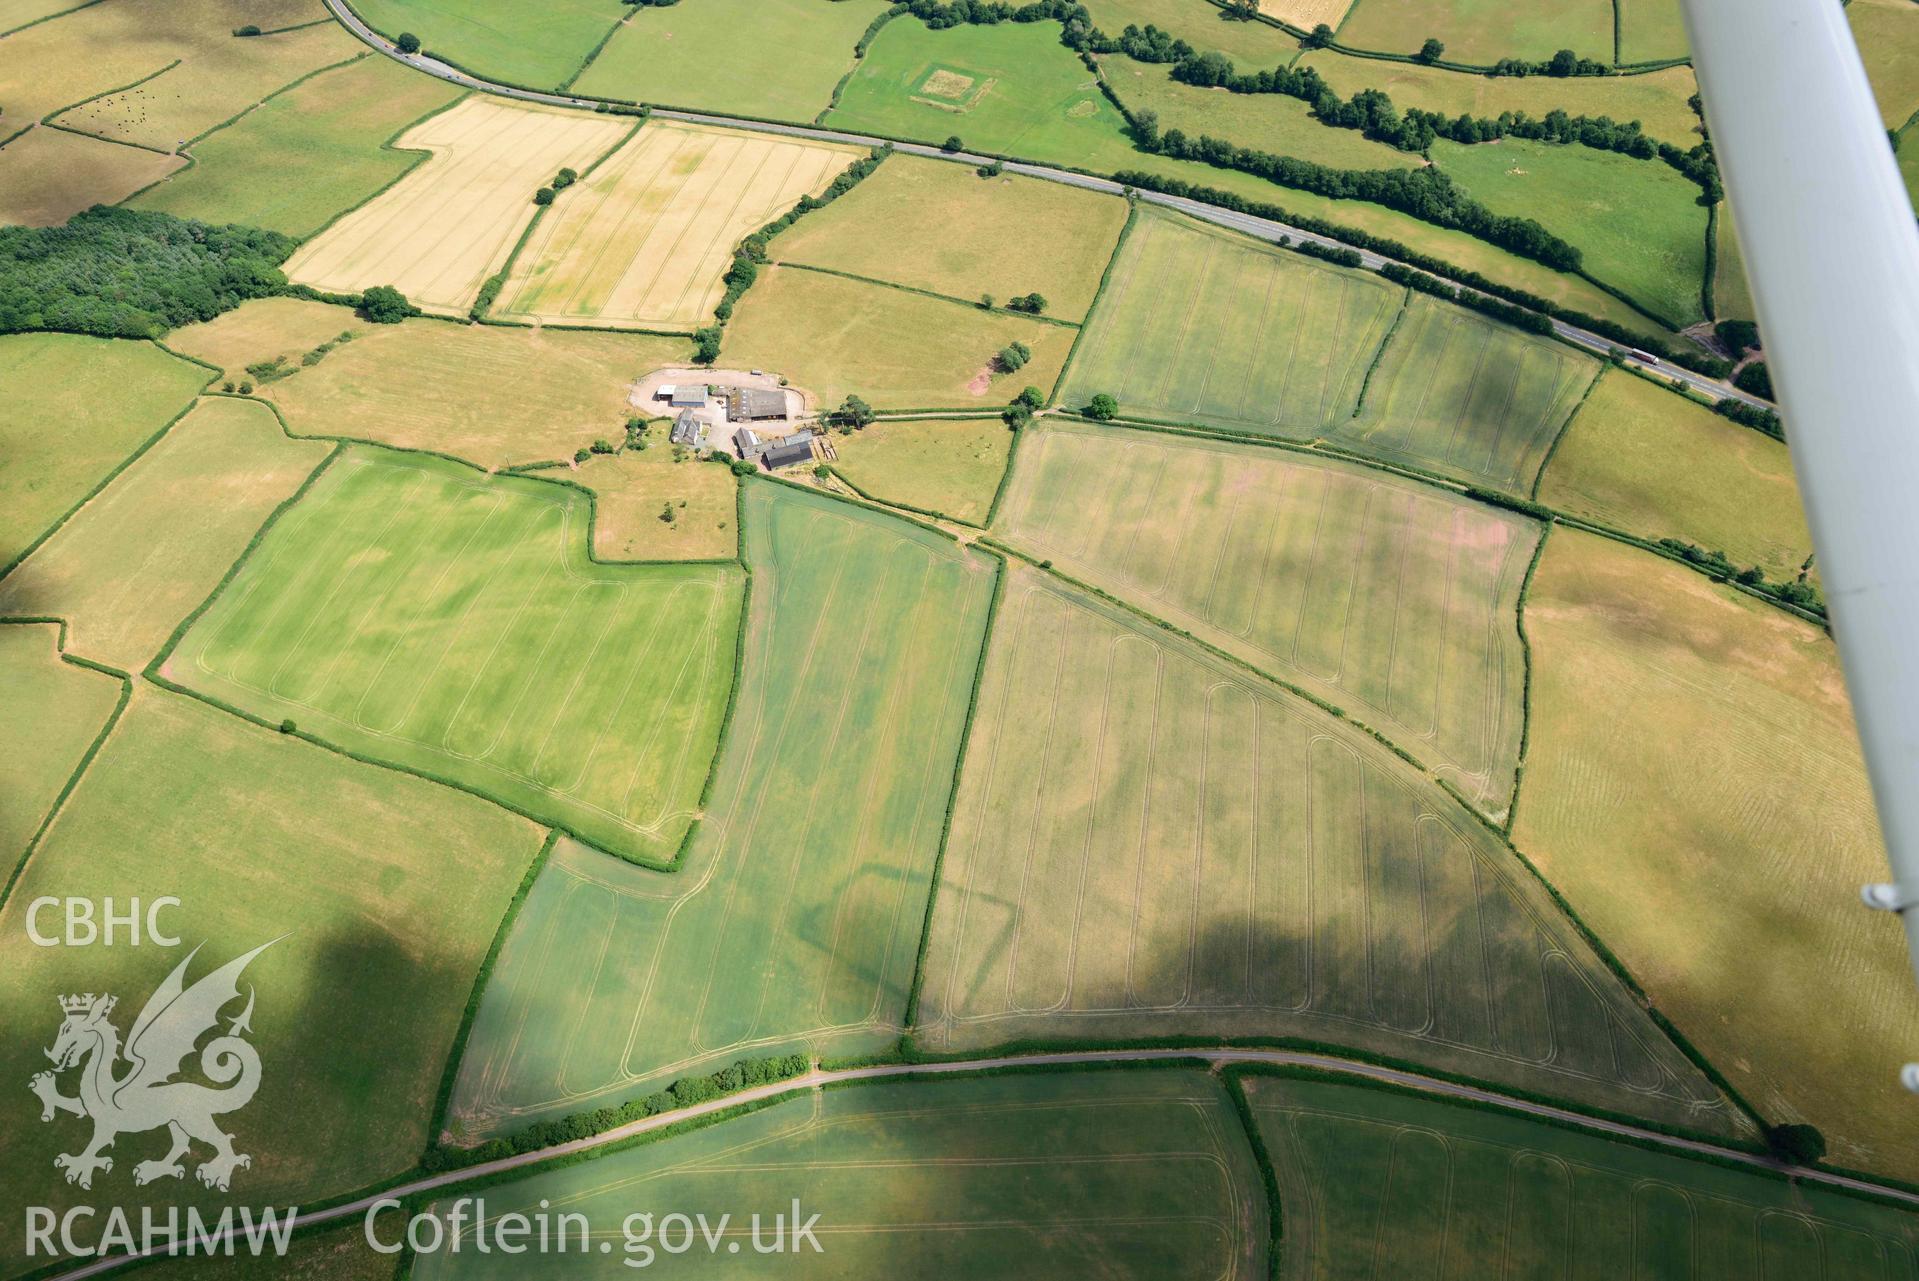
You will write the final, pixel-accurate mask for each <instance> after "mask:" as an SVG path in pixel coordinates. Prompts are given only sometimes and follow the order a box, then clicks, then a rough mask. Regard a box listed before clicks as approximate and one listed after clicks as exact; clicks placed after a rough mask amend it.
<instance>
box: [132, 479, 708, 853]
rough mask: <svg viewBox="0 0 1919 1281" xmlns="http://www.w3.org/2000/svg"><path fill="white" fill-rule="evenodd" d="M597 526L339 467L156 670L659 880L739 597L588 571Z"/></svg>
mask: <svg viewBox="0 0 1919 1281" xmlns="http://www.w3.org/2000/svg"><path fill="white" fill-rule="evenodd" d="M589 507H590V499H589V498H588V496H587V495H585V494H583V493H581V492H579V491H578V490H575V489H571V488H568V487H565V486H560V485H554V484H551V483H548V482H545V481H536V480H526V479H520V478H506V477H493V478H488V477H486V476H485V475H483V474H482V473H479V472H477V471H474V470H471V469H469V468H466V467H463V466H461V465H460V464H457V463H451V462H447V461H444V460H441V459H437V458H429V457H424V456H421V455H404V454H395V453H391V452H388V451H385V450H379V449H371V448H366V447H356V448H354V449H351V450H348V451H346V452H345V453H343V454H342V455H341V456H339V457H338V458H336V459H335V460H334V461H333V462H332V464H331V465H330V466H329V467H328V469H327V470H326V471H325V472H324V473H323V474H322V475H321V476H320V478H319V479H318V480H317V481H316V482H315V483H314V485H313V487H312V488H311V489H310V490H309V491H308V492H307V493H306V494H305V495H303V497H302V499H301V502H300V503H299V504H298V505H297V506H296V507H295V508H294V509H293V510H292V511H291V512H290V513H288V514H287V515H286V516H285V517H284V518H283V519H282V520H281V521H280V522H278V523H277V524H276V525H275V526H274V528H273V529H272V531H271V533H270V535H269V536H268V537H267V538H266V539H264V540H263V541H262V542H261V544H260V546H259V547H258V548H257V549H256V550H255V552H254V554H253V555H252V556H251V557H250V558H249V559H248V561H247V563H246V565H245V567H244V568H243V569H242V570H241V572H240V573H239V574H238V575H237V576H236V577H235V578H234V579H233V580H232V581H231V582H230V583H229V584H227V586H226V587H225V588H224V589H223V590H222V592H221V595H220V597H219V598H218V599H217V600H216V601H215V602H214V604H213V606H212V608H210V609H209V610H208V611H207V612H206V613H205V614H204V615H202V616H201V617H200V619H199V620H198V621H197V622H196V623H195V625H194V627H193V628H192V629H191V630H190V631H188V632H187V634H186V635H185V636H184V637H183V638H182V639H181V642H180V644H179V646H178V647H177V648H176V649H175V650H174V651H173V652H172V653H171V654H169V655H168V656H167V660H166V664H165V668H164V670H165V672H166V673H167V674H168V675H169V676H170V677H171V679H173V680H175V681H178V682H180V683H181V684H184V685H187V686H189V687H191V688H192V689H194V690H196V691H198V692H200V693H202V694H205V695H209V696H212V697H214V698H217V699H220V700H223V701H225V702H227V703H230V704H233V705H235V706H238V707H240V708H243V709H245V710H246V711H248V712H251V713H252V714H254V715H256V716H259V717H261V718H262V719H264V720H266V721H267V722H269V723H273V724H278V723H281V722H282V721H285V720H292V721H293V722H294V723H296V724H297V725H298V726H299V728H300V729H302V730H303V731H305V732H307V733H310V734H315V735H318V736H319V737H320V738H322V739H324V740H326V741H327V742H329V743H332V744H335V745H337V746H340V747H342V748H345V749H347V750H349V751H352V752H356V753H359V754H362V755H364V756H367V757H370V758H372V759H374V760H376V761H383V762H390V763H393V764H395V765H399V766H401V767H403V768H408V769H413V770H418V771H420V772H423V773H425V774H426V775H428V776H430V777H436V778H444V779H449V780H452V781H453V782H456V783H458V784H459V785H461V786H464V787H466V788H468V789H470V790H473V791H475V792H477V793H479V794H481V795H484V796H489V797H495V798H498V799H500V800H502V801H504V802H506V803H508V804H510V805H512V806H514V807H517V808H518V809H520V810H521V811H522V812H525V813H528V814H531V815H534V816H536V817H537V818H538V819H539V820H540V821H541V822H545V823H549V824H555V825H559V826H561V827H563V828H565V829H566V830H568V831H571V832H573V833H575V834H577V835H579V836H581V837H582V838H584V839H586V840H590V841H592V842H594V843H595V844H596V845H599V846H600V847H601V848H604V849H606V850H609V851H611V852H613V853H616V854H619V855H621V856H623V857H626V858H631V859H635V860H641V861H650V862H658V861H665V860H669V859H671V858H672V857H673V854H674V852H675V850H676V849H677V848H678V846H679V841H680V837H681V835H682V834H683V833H684V832H685V830H686V828H687V826H688V825H689V824H690V823H691V822H692V820H693V812H694V807H695V805H696V803H697V799H698V796H699V792H700V787H701V785H702V783H703V782H704V780H705V778H706V772H707V766H708V763H709V761H710V760H711V759H712V753H713V747H714V744H715V742H716V741H717V740H718V737H719V731H720V720H721V716H722V714H723V712H724V709H725V706H726V689H727V685H728V683H729V679H730V677H729V671H728V668H729V664H730V662H731V660H732V657H733V649H734V636H735V631H736V620H737V617H738V609H739V594H740V587H741V576H740V574H739V572H738V570H737V569H735V568H734V567H733V566H731V565H728V564H700V565H687V566H678V565H617V564H609V565H601V564H596V563H594V562H592V561H591V560H590V559H589V557H588V555H587V549H586V537H587V516H588V511H589Z"/></svg>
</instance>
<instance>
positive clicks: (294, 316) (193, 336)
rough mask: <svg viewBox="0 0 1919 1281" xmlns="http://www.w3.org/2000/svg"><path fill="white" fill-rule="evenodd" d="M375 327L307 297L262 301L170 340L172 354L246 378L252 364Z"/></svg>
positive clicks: (294, 359)
mask: <svg viewBox="0 0 1919 1281" xmlns="http://www.w3.org/2000/svg"><path fill="white" fill-rule="evenodd" d="M370 327H371V326H369V325H367V324H365V323H364V322H362V321H361V320H360V319H359V318H358V317H357V316H355V315H354V314H353V313H352V312H351V311H349V310H347V309H346V308H345V307H336V306H334V305H333V304H332V303H325V302H309V301H307V300H306V299H304V298H259V299H255V300H254V301H252V302H248V303H243V304H241V305H240V306H239V307H238V308H236V309H235V310H233V311H229V312H225V313H223V314H221V315H219V316H215V317H214V318H213V319H212V320H208V321H203V322H202V323H200V324H197V325H187V326H186V327H184V328H181V329H176V330H174V331H173V332H172V333H170V334H168V335H167V338H166V344H167V347H168V349H169V350H172V351H177V352H179V353H180V354H181V355H182V356H191V357H193V358H194V359H195V360H203V361H205V362H206V363H207V364H209V365H218V366H219V367H220V368H221V369H222V370H224V371H225V372H226V376H227V377H228V378H239V377H242V376H243V375H244V374H245V372H246V367H247V366H248V365H257V364H260V363H262V362H266V361H271V360H273V359H274V357H276V356H284V357H285V358H286V360H287V363H288V364H292V365H298V364H299V363H300V357H301V356H303V355H305V354H306V353H307V352H309V351H312V350H313V349H314V348H315V347H318V346H319V345H320V344H321V343H324V342H331V341H332V340H333V339H335V338H338V337H339V336H340V335H341V334H343V333H350V334H353V335H354V336H356V337H358V336H360V335H362V334H364V333H366V332H367V330H368V329H369V328H370Z"/></svg>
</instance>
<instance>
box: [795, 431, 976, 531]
mask: <svg viewBox="0 0 1919 1281" xmlns="http://www.w3.org/2000/svg"><path fill="white" fill-rule="evenodd" d="M905 421H906V422H938V421H940V420H939V419H937V418H928V419H916V418H908V419H906V420H905ZM878 425H879V423H878V422H877V421H876V422H875V423H874V426H878ZM1007 457H1008V461H1009V462H1010V461H1011V457H1012V455H1011V453H1010V451H1009V453H1008V455H1007ZM821 465H822V466H824V467H825V468H826V470H827V471H828V472H829V473H831V475H832V477H833V479H835V480H837V481H839V482H840V484H842V485H844V486H846V487H847V488H848V489H850V490H852V491H853V492H854V493H855V494H858V495H859V496H860V497H861V498H864V499H865V500H866V501H867V502H869V503H874V504H876V505H878V506H881V507H887V508H892V509H896V510H898V511H903V512H912V513H913V514H914V515H916V516H925V517H927V518H928V519H931V520H948V521H951V522H953V523H954V524H955V525H964V526H966V527H967V528H968V529H977V530H980V531H982V532H983V531H984V530H985V529H986V526H984V525H981V524H978V523H976V522H974V521H970V520H964V519H962V518H960V517H958V516H949V515H947V514H946V513H945V512H942V511H934V510H933V509H932V508H931V507H920V506H916V505H915V504H913V503H901V502H895V501H893V500H892V499H888V498H881V497H880V496H879V495H877V494H874V493H871V492H869V491H868V490H866V489H865V488H863V487H862V486H861V485H860V483H859V482H858V481H856V480H854V479H853V478H852V477H851V476H848V475H847V474H846V473H845V472H843V471H841V470H840V469H839V468H838V467H835V466H834V465H833V464H831V463H824V464H821ZM1000 479H1001V481H1002V482H1004V480H1005V479H1006V475H1005V473H1004V472H1001V473H1000Z"/></svg>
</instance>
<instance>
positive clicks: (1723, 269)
mask: <svg viewBox="0 0 1919 1281" xmlns="http://www.w3.org/2000/svg"><path fill="white" fill-rule="evenodd" d="M1915 152H1916V153H1919V148H1916V149H1915ZM1900 163H1901V165H1902V166H1907V167H1909V166H1911V164H1912V163H1913V160H1912V157H1911V156H1910V155H1908V154H1906V153H1905V152H1901V153H1900ZM1908 172H1910V169H1909V168H1908ZM1907 186H1908V188H1910V187H1911V186H1912V183H1911V181H1910V179H1909V180H1908V182H1907ZM1717 230H1718V238H1719V254H1718V268H1717V274H1716V276H1715V277H1714V279H1713V285H1712V299H1713V312H1714V314H1715V315H1717V316H1718V317H1719V318H1720V319H1721V320H1735V319H1737V320H1752V319H1753V318H1754V317H1756V316H1757V315H1758V312H1757V310H1756V309H1755V308H1754V307H1753V305H1752V285H1751V283H1750V282H1748V281H1747V279H1746V255H1745V252H1744V251H1743V250H1742V249H1740V247H1739V232H1738V229H1737V228H1736V227H1734V226H1733V217H1732V205H1731V203H1730V202H1728V203H1726V204H1722V205H1720V206H1719V226H1718V229H1717Z"/></svg>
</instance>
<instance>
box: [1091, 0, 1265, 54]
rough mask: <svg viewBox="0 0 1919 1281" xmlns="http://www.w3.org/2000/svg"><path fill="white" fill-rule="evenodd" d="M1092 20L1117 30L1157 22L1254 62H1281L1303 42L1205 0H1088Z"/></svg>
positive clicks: (1200, 45)
mask: <svg viewBox="0 0 1919 1281" xmlns="http://www.w3.org/2000/svg"><path fill="white" fill-rule="evenodd" d="M1086 7H1087V9H1088V10H1090V11H1091V12H1092V15H1093V25H1094V26H1095V27H1098V28H1099V29H1100V30H1101V31H1104V32H1105V33H1106V34H1107V35H1109V36H1117V35H1119V33H1120V32H1122V31H1124V30H1125V29H1126V27H1127V26H1128V24H1131V25H1133V26H1136V27H1146V26H1155V27H1158V28H1159V29H1160V30H1161V31H1165V32H1168V33H1170V34H1171V35H1173V36H1176V37H1178V38H1179V39H1181V40H1184V41H1185V42H1186V43H1187V44H1190V45H1192V46H1193V48H1195V49H1198V50H1200V51H1201V52H1206V51H1208V50H1215V49H1216V50H1218V51H1219V52H1221V53H1224V54H1226V55H1228V56H1229V57H1232V58H1235V59H1237V60H1239V61H1241V62H1244V63H1247V64H1249V65H1252V66H1265V65H1267V64H1269V63H1280V62H1284V61H1285V60H1286V59H1288V58H1291V57H1293V56H1295V55H1296V54H1298V52H1299V42H1298V41H1296V40H1295V39H1293V37H1291V36H1289V35H1287V34H1286V33H1285V32H1284V31H1281V30H1279V29H1277V28H1275V27H1269V26H1267V25H1266V24H1265V23H1263V22H1234V21H1231V20H1229V19H1227V18H1226V17H1225V16H1224V12H1223V11H1222V10H1220V9H1217V8H1215V7H1213V6H1212V5H1210V4H1208V3H1207V2H1206V0H1087V4H1086Z"/></svg>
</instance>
